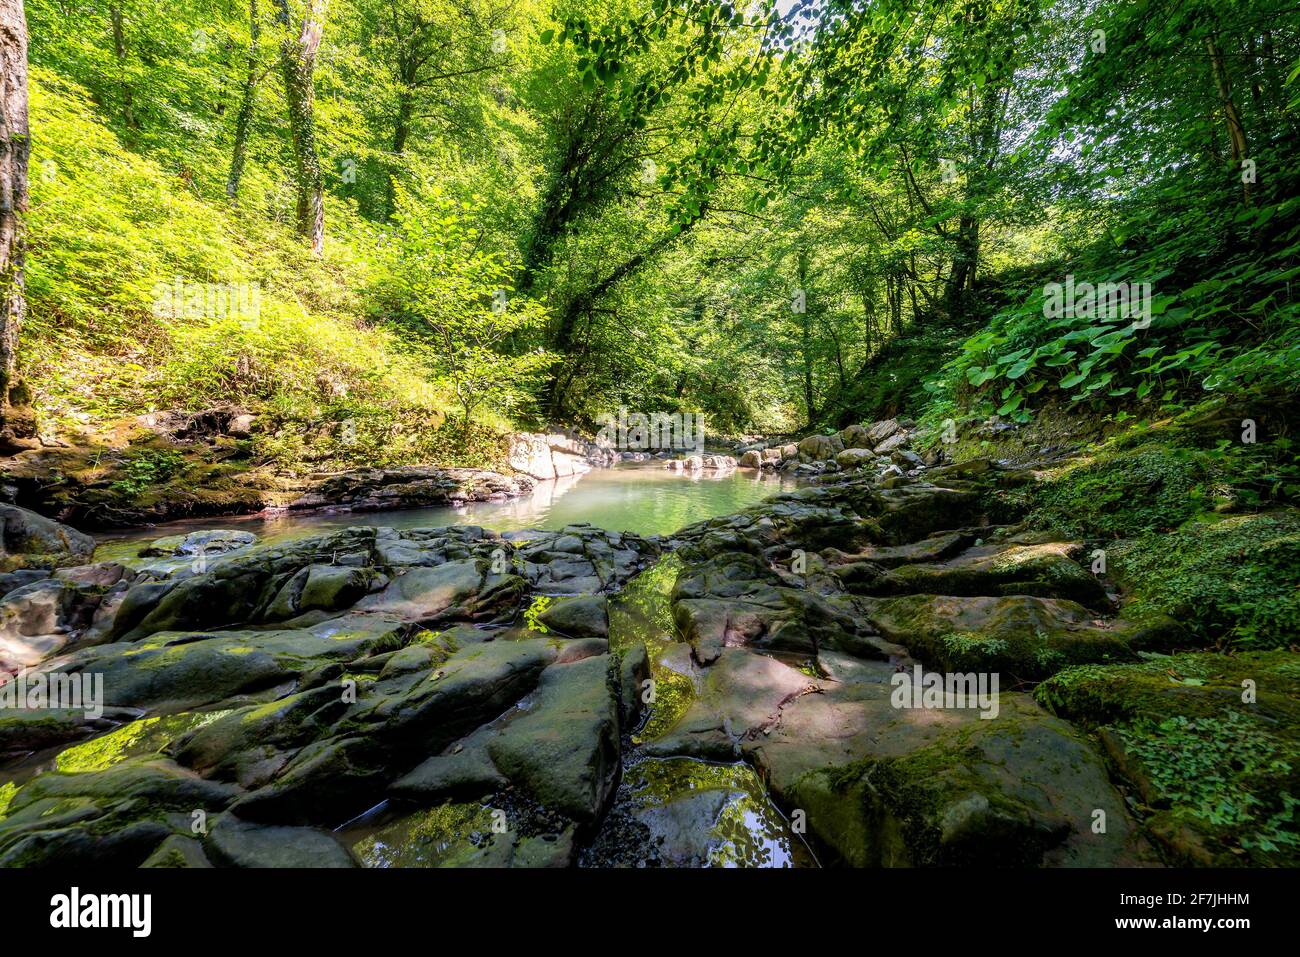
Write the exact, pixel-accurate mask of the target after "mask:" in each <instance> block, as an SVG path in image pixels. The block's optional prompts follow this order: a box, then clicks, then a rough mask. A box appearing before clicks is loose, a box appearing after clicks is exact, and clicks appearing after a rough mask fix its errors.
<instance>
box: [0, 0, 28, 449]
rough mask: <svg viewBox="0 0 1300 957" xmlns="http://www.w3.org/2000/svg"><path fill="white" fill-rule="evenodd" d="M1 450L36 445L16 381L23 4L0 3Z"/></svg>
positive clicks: (24, 133)
mask: <svg viewBox="0 0 1300 957" xmlns="http://www.w3.org/2000/svg"><path fill="white" fill-rule="evenodd" d="M0 85H2V86H0V449H2V450H4V451H14V450H16V449H21V448H29V447H31V446H32V445H33V444H34V443H33V442H32V441H31V437H32V436H33V435H34V434H35V428H34V421H33V417H32V413H31V409H30V407H29V402H30V399H29V396H28V391H27V387H26V385H24V383H23V381H22V379H21V378H20V377H19V376H18V333H19V330H20V329H21V328H22V324H23V316H24V315H25V314H26V311H27V300H26V297H25V294H24V288H23V265H24V263H23V259H24V252H25V250H24V246H23V220H22V217H23V216H24V215H25V214H26V212H27V159H28V156H29V155H30V152H31V140H30V134H29V132H28V127H27V18H26V16H25V15H24V13H23V3H22V0H0Z"/></svg>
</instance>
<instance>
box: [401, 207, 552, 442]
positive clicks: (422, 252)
mask: <svg viewBox="0 0 1300 957" xmlns="http://www.w3.org/2000/svg"><path fill="white" fill-rule="evenodd" d="M396 198H397V211H396V214H395V217H394V221H395V224H396V226H397V236H396V240H395V242H394V244H393V246H392V254H391V259H390V261H389V263H388V277H387V279H386V280H385V282H384V287H385V298H386V299H387V301H388V303H389V306H390V309H391V310H392V313H393V315H394V318H396V319H398V320H399V321H403V322H404V323H405V324H406V325H407V326H408V327H410V326H414V327H415V328H416V329H417V330H419V331H420V332H422V333H424V335H425V336H426V337H427V341H428V342H429V348H430V351H431V353H432V355H433V358H434V363H435V365H436V367H437V371H438V373H439V374H440V376H441V377H442V379H443V380H444V381H445V382H446V383H447V385H448V387H449V389H450V391H451V392H452V393H453V394H454V396H455V398H456V402H457V404H458V405H459V406H460V410H461V418H460V428H461V431H462V434H463V435H465V436H466V437H467V438H468V435H469V432H470V428H471V425H472V422H473V416H474V414H475V412H476V411H478V410H479V409H480V408H482V407H483V406H489V407H491V409H492V411H494V412H497V413H509V412H511V411H514V410H516V409H517V408H518V406H519V405H520V404H521V403H522V402H524V401H525V399H526V397H527V395H528V388H529V386H531V385H533V384H534V383H533V378H534V376H535V375H536V374H537V373H539V372H541V371H542V370H543V369H545V368H546V366H547V365H549V364H550V362H551V360H552V357H551V356H550V355H549V354H548V353H546V352H545V351H544V350H542V349H534V350H530V351H527V352H523V353H521V354H515V355H512V354H510V353H509V352H508V351H507V350H506V348H505V346H506V342H507V340H508V339H509V338H510V337H511V336H513V335H515V334H516V333H521V332H525V331H527V330H530V329H536V328H538V327H539V326H541V325H542V324H543V323H544V322H545V318H546V314H545V312H544V311H543V310H542V309H541V307H540V306H539V305H538V304H537V303H535V302H533V301H532V300H530V299H527V298H526V297H522V296H513V295H512V290H511V289H510V285H509V284H510V276H511V275H512V274H513V272H514V270H515V265H514V264H513V263H510V262H508V261H506V260H505V259H504V258H503V257H501V256H498V255H496V254H494V253H491V252H485V251H484V250H483V249H482V248H481V235H480V234H479V232H478V231H477V230H476V229H474V228H473V227H472V226H471V225H470V222H469V215H470V214H471V213H472V212H473V207H472V206H471V205H470V204H468V203H462V202H457V201H456V200H454V199H451V198H450V197H447V196H445V195H443V194H442V192H441V191H440V190H438V189H437V188H436V187H432V186H426V187H424V188H423V189H422V190H421V191H420V192H419V193H416V192H412V191H410V190H408V189H406V188H404V187H402V186H400V185H399V186H398V187H397V191H396Z"/></svg>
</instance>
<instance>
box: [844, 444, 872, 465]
mask: <svg viewBox="0 0 1300 957" xmlns="http://www.w3.org/2000/svg"><path fill="white" fill-rule="evenodd" d="M875 460H876V456H875V453H873V452H872V451H871V450H870V449H866V448H861V447H854V448H848V449H845V450H844V451H843V452H841V453H840V454H839V455H837V456H835V464H837V465H838V466H840V468H845V469H856V468H861V467H862V466H864V465H870V464H871V463H872V462H874V461H875Z"/></svg>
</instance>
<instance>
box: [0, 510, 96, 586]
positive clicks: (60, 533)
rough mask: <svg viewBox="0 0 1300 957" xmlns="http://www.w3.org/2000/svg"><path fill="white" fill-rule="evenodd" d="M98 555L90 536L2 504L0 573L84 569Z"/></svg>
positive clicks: (0, 519) (0, 512)
mask: <svg viewBox="0 0 1300 957" xmlns="http://www.w3.org/2000/svg"><path fill="white" fill-rule="evenodd" d="M94 552H95V540H94V539H93V538H91V537H90V536H89V535H86V534H84V533H82V532H79V531H77V530H76V529H75V528H69V527H68V526H67V525H61V524H59V523H58V522H56V521H54V520H53V519H49V518H45V517H44V516H43V515H37V514H36V513H35V512H29V511H28V510H27V509H25V508H19V507H18V506H17V505H5V504H0V571H11V570H13V569H15V568H58V567H62V566H66V565H81V564H84V563H86V562H88V561H90V557H91V555H93V554H94Z"/></svg>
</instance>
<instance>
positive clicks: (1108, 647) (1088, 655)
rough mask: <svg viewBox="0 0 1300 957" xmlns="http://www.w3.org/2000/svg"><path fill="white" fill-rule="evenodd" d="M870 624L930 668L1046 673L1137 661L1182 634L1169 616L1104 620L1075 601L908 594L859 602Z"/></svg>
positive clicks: (1025, 675) (1020, 675) (1029, 676)
mask: <svg viewBox="0 0 1300 957" xmlns="http://www.w3.org/2000/svg"><path fill="white" fill-rule="evenodd" d="M862 605H863V609H864V612H865V614H866V616H867V618H868V619H869V620H870V622H871V623H872V624H873V625H874V626H875V627H876V628H877V629H878V630H879V631H880V633H881V634H882V635H884V636H885V638H887V639H888V640H890V641H893V642H897V643H898V644H900V645H903V646H905V647H906V648H907V649H908V650H909V651H910V652H912V654H914V655H915V656H917V657H918V658H920V659H922V660H923V661H926V662H928V663H930V664H932V665H934V666H935V667H939V668H943V669H946V670H950V671H969V670H975V671H998V672H1002V673H1003V674H1004V675H1007V676H1009V677H1010V676H1014V677H1015V678H1017V679H1020V680H1037V679H1040V678H1044V677H1046V676H1048V675H1050V674H1053V673H1054V672H1056V671H1059V670H1060V669H1061V668H1063V667H1065V666H1067V665H1069V664H1080V663H1084V662H1122V661H1132V660H1136V657H1137V652H1139V651H1142V650H1169V649H1171V648H1173V647H1174V646H1175V645H1176V644H1177V643H1178V642H1179V641H1180V640H1181V639H1183V637H1184V632H1183V631H1182V629H1181V628H1180V627H1179V626H1178V624H1177V623H1176V622H1174V621H1173V620H1172V619H1167V618H1154V617H1153V618H1152V619H1151V620H1149V621H1146V622H1133V621H1128V620H1125V619H1102V618H1100V617H1098V615H1097V613H1096V612H1093V611H1091V610H1089V609H1087V608H1085V607H1083V606H1082V605H1080V604H1077V603H1076V602H1072V601H1065V600H1061V599H1051V598H1036V597H1032V596H1023V595H1020V596H1009V597H1001V598H995V597H958V596H949V595H907V596H903V597H899V598H886V599H863V600H862Z"/></svg>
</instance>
